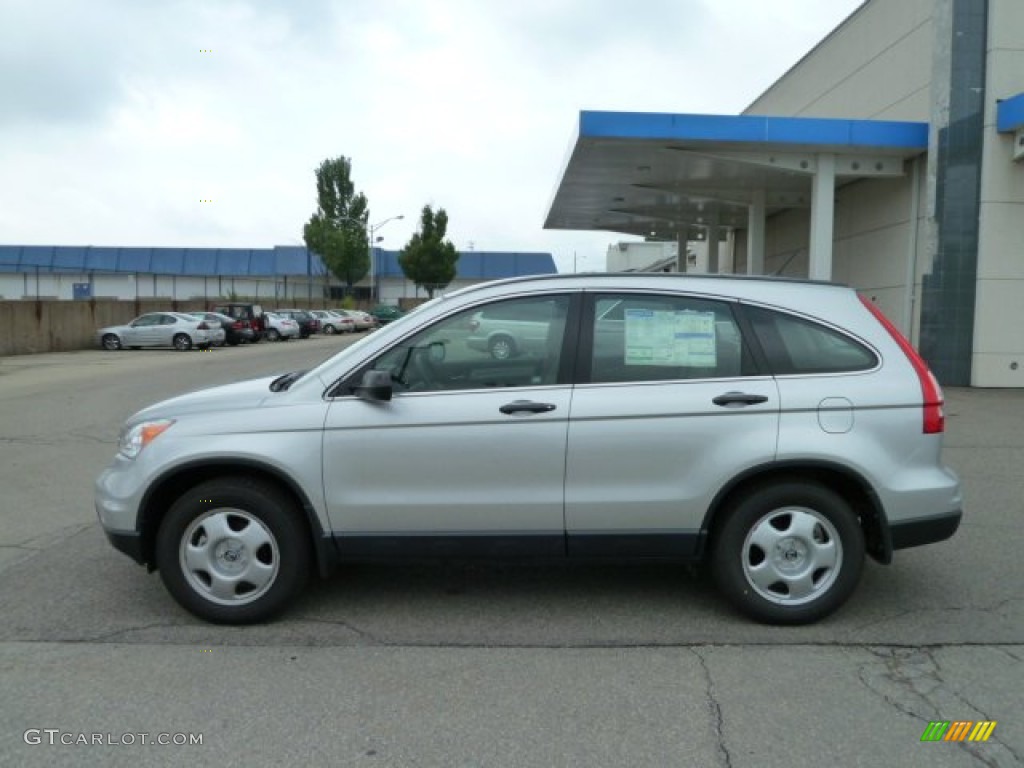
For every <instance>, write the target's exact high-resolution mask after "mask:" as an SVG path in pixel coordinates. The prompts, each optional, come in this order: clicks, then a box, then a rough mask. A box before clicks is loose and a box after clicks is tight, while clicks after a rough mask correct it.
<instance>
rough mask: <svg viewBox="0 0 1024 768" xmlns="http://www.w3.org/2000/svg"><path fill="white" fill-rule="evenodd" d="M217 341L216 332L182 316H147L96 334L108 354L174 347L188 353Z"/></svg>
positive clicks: (182, 314)
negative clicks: (116, 351) (189, 350)
mask: <svg viewBox="0 0 1024 768" xmlns="http://www.w3.org/2000/svg"><path fill="white" fill-rule="evenodd" d="M218 330H219V329H218ZM221 333H223V331H221ZM214 341H215V339H214V330H213V328H212V327H211V326H210V324H209V323H207V322H206V321H205V320H201V319H200V318H197V317H192V316H191V315H186V314H185V313H183V312H147V313H146V314H144V315H139V316H138V317H137V318H135V319H134V320H132V321H131V322H130V323H128V324H127V325H112V326H110V327H108V328H100V329H99V330H98V331H96V342H97V343H98V344H99V345H100V346H102V347H103V348H104V349H109V350H115V349H124V348H126V347H127V348H128V349H138V348H139V347H174V348H175V349H179V350H182V351H185V350H188V349H192V347H199V348H207V347H209V346H210V345H211V344H213V343H214Z"/></svg>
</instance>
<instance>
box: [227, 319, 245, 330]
mask: <svg viewBox="0 0 1024 768" xmlns="http://www.w3.org/2000/svg"><path fill="white" fill-rule="evenodd" d="M246 325H247V323H243V322H242V321H241V320H235V322H233V323H232V324H231V327H232V328H233V329H234V330H236V331H240V330H242V329H243V328H245V326H246Z"/></svg>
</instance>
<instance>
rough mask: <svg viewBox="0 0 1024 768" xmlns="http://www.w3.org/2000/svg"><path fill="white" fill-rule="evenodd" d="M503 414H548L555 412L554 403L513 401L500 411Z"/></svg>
mask: <svg viewBox="0 0 1024 768" xmlns="http://www.w3.org/2000/svg"><path fill="white" fill-rule="evenodd" d="M498 410H499V411H501V412H502V413H547V412H548V411H553V410H555V405H554V403H535V402H533V401H532V400H513V401H512V402H511V403H506V404H505V405H503V406H501V407H500V408H499V409H498Z"/></svg>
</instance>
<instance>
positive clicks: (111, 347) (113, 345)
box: [100, 333, 124, 352]
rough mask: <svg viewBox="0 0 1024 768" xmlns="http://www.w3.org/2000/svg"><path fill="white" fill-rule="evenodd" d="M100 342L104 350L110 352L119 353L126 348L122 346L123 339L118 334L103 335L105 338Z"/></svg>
mask: <svg viewBox="0 0 1024 768" xmlns="http://www.w3.org/2000/svg"><path fill="white" fill-rule="evenodd" d="M100 342H101V343H102V345H103V348H104V349H105V350H107V351H109V352H117V351H119V350H121V349H124V347H122V346H121V337H120V336H118V335H117V334H116V333H105V334H103V338H102V339H100Z"/></svg>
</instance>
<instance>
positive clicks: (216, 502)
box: [156, 477, 312, 624]
mask: <svg viewBox="0 0 1024 768" xmlns="http://www.w3.org/2000/svg"><path fill="white" fill-rule="evenodd" d="M156 560H157V567H158V568H159V569H160V576H161V578H162V579H163V582H164V585H165V586H166V587H167V590H168V591H169V592H170V593H171V595H172V596H173V597H174V599H175V600H177V601H178V603H179V604H181V606H182V607H184V608H185V609H186V610H188V611H190V612H191V613H193V614H195V615H196V616H199V617H200V618H202V619H206V620H207V621H212V622H216V623H222V624H249V623H252V622H258V621H265V620H267V619H270V618H272V617H273V616H275V615H276V614H278V613H280V612H281V611H282V610H283V609H284V608H285V607H286V606H287V605H288V603H289V602H290V601H291V600H292V599H293V598H294V597H295V596H296V595H298V594H299V592H301V590H302V588H303V587H304V586H305V584H306V580H307V578H308V576H309V564H310V562H312V553H311V547H310V539H309V536H308V532H307V531H306V527H305V525H304V524H303V523H302V520H301V519H300V517H299V512H298V510H297V509H296V507H295V504H294V503H292V501H291V500H290V499H288V498H287V497H286V496H285V495H284V494H282V493H281V492H280V491H279V490H278V489H277V488H275V487H274V486H272V485H270V484H267V483H264V482H261V481H259V480H252V479H249V478H243V477H236V478H225V479H221V480H212V481H209V482H206V483H202V484H201V485H198V486H196V487H195V488H193V489H191V490H189V491H187V492H185V494H183V495H182V496H181V497H180V498H178V500H177V501H175V502H174V504H173V505H172V506H171V508H170V510H168V512H167V515H166V516H165V517H164V520H163V522H162V523H161V525H160V529H159V532H158V533H157V541H156Z"/></svg>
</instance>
